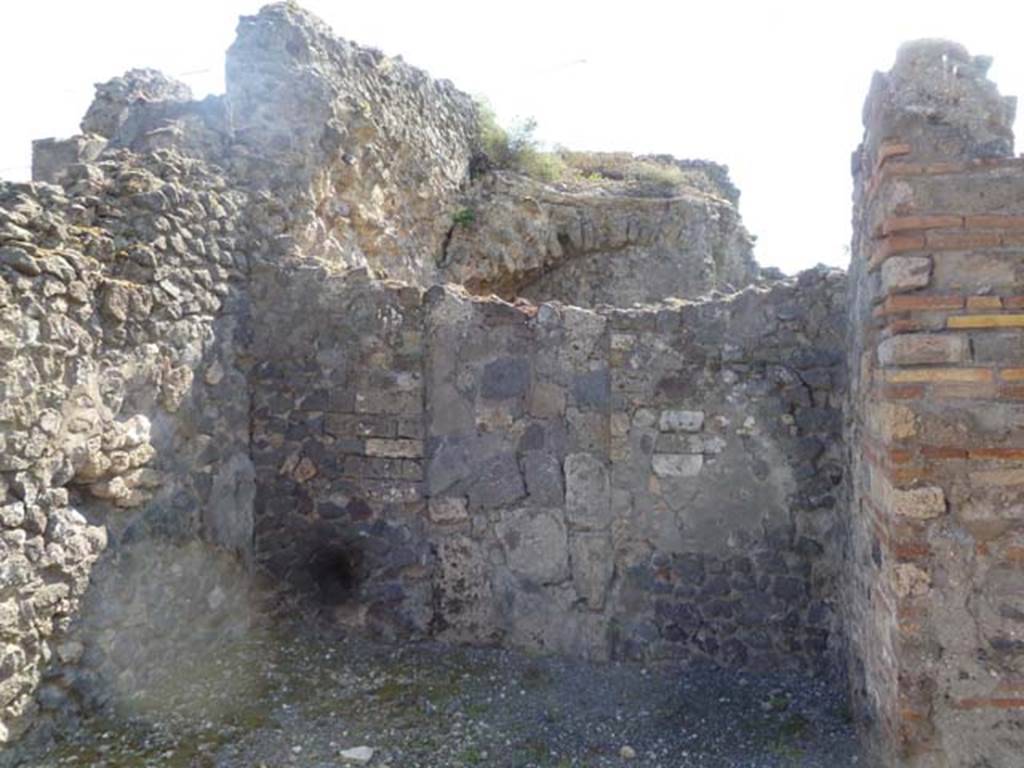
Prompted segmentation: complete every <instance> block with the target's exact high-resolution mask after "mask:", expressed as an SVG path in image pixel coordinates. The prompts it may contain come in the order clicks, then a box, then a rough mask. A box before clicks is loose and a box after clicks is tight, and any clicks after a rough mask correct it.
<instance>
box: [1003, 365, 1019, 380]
mask: <svg viewBox="0 0 1024 768" xmlns="http://www.w3.org/2000/svg"><path fill="white" fill-rule="evenodd" d="M999 378H1001V379H1002V380H1003V381H1024V368H1003V370H1001V371H1000V372H999Z"/></svg>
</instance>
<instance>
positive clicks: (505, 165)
mask: <svg viewBox="0 0 1024 768" xmlns="http://www.w3.org/2000/svg"><path fill="white" fill-rule="evenodd" d="M476 110H477V132H478V135H479V139H480V150H481V152H483V154H484V155H485V156H486V157H487V159H488V161H489V162H490V164H491V165H492V166H493V167H494V168H500V169H504V170H510V171H515V172H517V173H522V174H524V175H526V176H530V177H531V178H534V179H538V180H540V181H557V180H558V179H560V178H561V177H562V175H563V173H564V172H565V163H564V162H562V158H561V157H559V156H558V154H556V153H554V152H544V151H543V150H542V149H541V148H540V142H538V141H537V139H536V138H535V137H534V132H535V131H536V130H537V121H536V120H534V119H533V118H532V117H530V118H526V119H525V120H520V121H518V122H516V123H514V124H513V125H511V126H510V127H507V128H506V127H505V126H503V125H501V124H500V123H499V122H498V118H497V115H495V113H494V109H493V107H491V105H490V104H489V103H488V102H487V101H486V100H484V99H477V102H476Z"/></svg>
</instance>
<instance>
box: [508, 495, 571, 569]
mask: <svg viewBox="0 0 1024 768" xmlns="http://www.w3.org/2000/svg"><path fill="white" fill-rule="evenodd" d="M494 531H495V533H496V534H497V536H498V540H499V541H500V542H501V544H502V546H503V548H504V550H505V557H506V558H507V561H508V567H509V568H510V569H511V570H512V572H513V573H515V574H517V575H518V576H522V577H523V578H526V579H529V580H530V581H533V582H536V583H537V584H557V583H559V582H562V581H565V580H566V579H568V578H569V549H568V539H567V536H566V530H565V522H564V521H563V520H562V513H561V510H547V509H517V510H513V511H511V512H507V513H505V514H503V515H502V518H501V520H500V521H499V522H498V523H496V524H495V526H494Z"/></svg>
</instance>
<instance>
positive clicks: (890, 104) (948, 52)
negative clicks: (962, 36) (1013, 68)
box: [863, 40, 1017, 162]
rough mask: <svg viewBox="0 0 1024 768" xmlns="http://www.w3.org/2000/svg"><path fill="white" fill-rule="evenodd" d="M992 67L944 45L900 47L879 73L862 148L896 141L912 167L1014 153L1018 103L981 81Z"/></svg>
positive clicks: (867, 106)
mask: <svg viewBox="0 0 1024 768" xmlns="http://www.w3.org/2000/svg"><path fill="white" fill-rule="evenodd" d="M991 63H992V60H991V59H990V58H989V57H987V56H971V55H970V54H969V53H968V52H967V49H966V48H964V47H963V46H962V45H959V44H958V43H954V42H951V41H948V40H916V41H913V42H909V43H905V44H904V45H902V46H901V47H900V49H899V52H898V53H897V55H896V62H895V64H894V65H893V67H892V69H891V70H890V71H889V72H887V73H881V72H877V73H875V76H874V79H873V80H872V83H871V90H870V92H869V94H868V98H867V101H866V102H865V104H864V112H863V119H864V127H865V137H864V146H865V148H866V149H869V150H870V151H869V152H868V153H867V156H868V157H875V156H876V153H877V149H878V147H879V145H880V144H881V143H882V142H884V141H886V140H887V139H892V138H894V137H898V138H899V139H900V140H901V141H902V142H905V143H906V144H907V145H909V146H910V147H911V148H912V158H911V159H913V160H915V161H919V162H927V161H931V160H944V161H951V160H958V159H959V160H968V159H975V158H995V157H1008V156H1011V155H1012V154H1013V120H1014V115H1015V113H1016V108H1017V100H1016V98H1015V97H1012V96H1001V95H1000V94H999V90H998V89H997V88H996V85H995V83H993V82H992V81H990V80H989V79H988V78H987V77H986V73H987V71H988V68H989V66H990V65H991Z"/></svg>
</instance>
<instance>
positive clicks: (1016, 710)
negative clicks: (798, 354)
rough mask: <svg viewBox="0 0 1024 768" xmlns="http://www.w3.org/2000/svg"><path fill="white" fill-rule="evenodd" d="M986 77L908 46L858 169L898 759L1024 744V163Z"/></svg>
mask: <svg viewBox="0 0 1024 768" xmlns="http://www.w3.org/2000/svg"><path fill="white" fill-rule="evenodd" d="M986 69H987V60H985V59H982V58H971V57H970V56H968V54H967V52H966V51H965V50H963V49H962V48H961V47H960V46H957V45H955V44H953V43H945V42H937V41H924V42H920V43H913V44H908V45H906V46H904V47H903V48H902V49H901V51H900V53H899V55H898V57H897V61H896V65H895V67H894V68H893V70H892V71H891V72H889V73H888V74H885V75H876V79H875V82H874V84H873V86H872V92H871V95H870V96H869V98H868V102H867V105H866V107H865V127H866V132H865V139H864V143H863V145H862V146H861V148H860V149H859V150H858V153H857V154H856V155H855V158H854V160H855V168H854V171H855V181H856V191H855V215H854V243H853V254H854V256H853V264H852V267H851V275H850V280H851V323H850V334H851V335H850V342H849V345H848V349H849V351H850V363H849V368H850V372H851V380H852V385H851V399H850V408H849V410H848V413H847V419H848V432H847V442H848V446H849V450H850V454H851V455H850V464H851V476H852V485H851V498H850V500H849V501H850V525H851V530H850V537H849V547H850V549H849V555H848V558H849V559H848V567H849V571H848V573H847V574H846V577H845V582H846V593H847V594H846V598H845V600H844V604H845V605H846V616H845V625H846V627H847V628H848V629H847V631H848V632H849V642H850V643H851V650H852V654H851V663H850V670H851V690H852V693H853V695H854V698H855V701H856V702H857V705H858V708H859V709H860V711H861V715H862V716H861V717H860V718H859V722H861V724H862V725H863V726H864V728H865V731H866V735H867V741H868V743H869V744H871V745H872V746H873V748H874V751H875V757H876V758H877V759H878V760H879V761H880V763H881V764H884V765H893V764H899V765H913V766H966V765H993V766H995V765H999V766H1012V765H1018V764H1019V762H1020V755H1021V752H1022V749H1024V739H1022V738H1021V736H1020V729H1021V724H1022V721H1021V713H1022V712H1024V697H1022V695H1021V691H1022V690H1024V662H1022V659H1024V645H1022V643H1024V620H1022V619H1024V613H1022V603H1021V596H1022V594H1024V592H1022V585H1024V571H1022V569H1021V566H1022V562H1024V559H1022V556H1021V553H1022V552H1024V549H1022V546H1024V538H1022V536H1024V531H1022V527H1021V515H1020V510H1021V508H1022V502H1024V469H1022V461H1024V443H1022V442H1021V439H1020V435H1021V434H1022V430H1021V426H1022V425H1024V404H1022V402H1024V392H1022V390H1021V387H1020V383H1019V382H1020V381H1021V380H1024V368H1022V367H1021V366H1022V365H1024V356H1022V354H1021V349H1022V347H1021V333H1022V329H1024V315H1022V314H1021V313H1020V308H1021V307H1022V306H1024V298H1022V297H1021V296H1020V295H1019V294H1020V293H1021V285H1022V280H1024V273H1022V267H1021V265H1022V255H1024V236H1022V233H1024V163H1022V162H1021V160H1020V159H1016V158H1013V157H1012V140H1013V137H1012V133H1011V132H1010V126H1011V124H1012V119H1013V101H1012V100H1011V99H1004V98H1002V97H1000V96H999V94H998V92H997V91H996V90H995V87H994V86H993V85H992V83H990V82H989V81H987V80H986V79H985V76H984V75H985V70H986Z"/></svg>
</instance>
